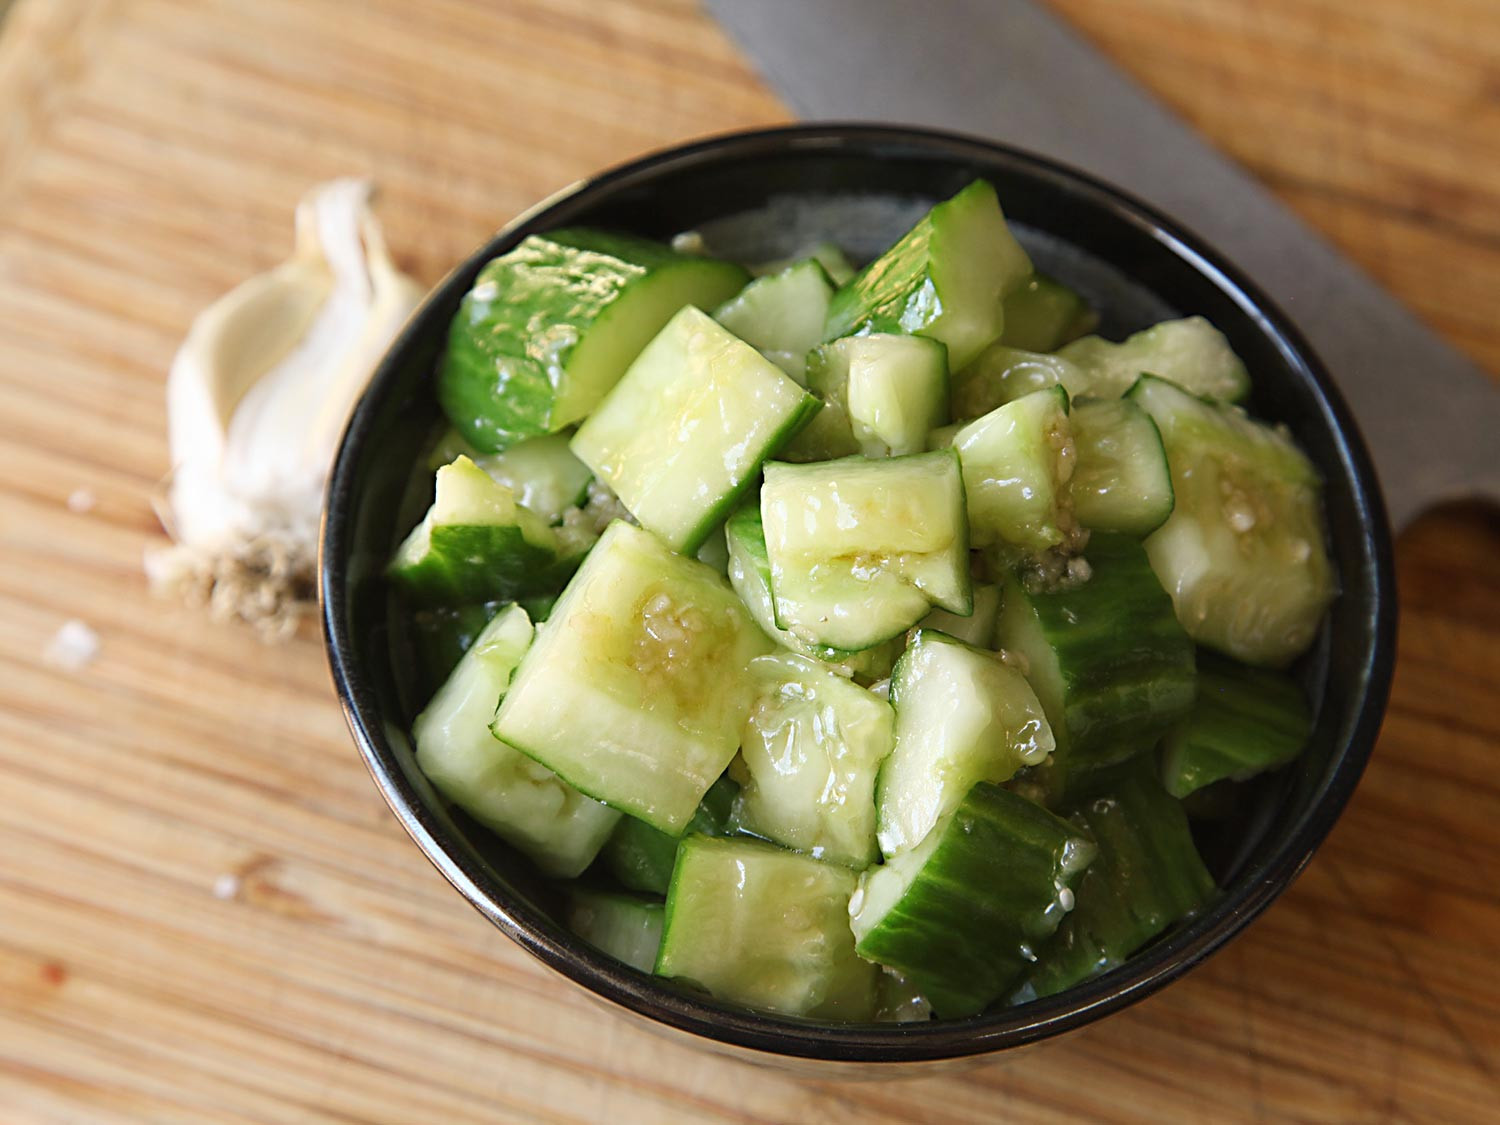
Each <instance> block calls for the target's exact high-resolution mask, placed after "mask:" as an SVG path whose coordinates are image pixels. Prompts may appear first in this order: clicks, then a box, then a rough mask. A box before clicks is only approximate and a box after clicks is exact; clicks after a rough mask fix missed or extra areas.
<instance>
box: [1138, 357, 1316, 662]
mask: <svg viewBox="0 0 1500 1125" xmlns="http://www.w3.org/2000/svg"><path fill="white" fill-rule="evenodd" d="M1130 398H1131V399H1132V400H1133V401H1135V402H1136V403H1137V404H1139V405H1140V406H1141V407H1142V408H1143V409H1144V410H1145V411H1146V413H1147V414H1149V415H1151V417H1152V419H1153V420H1154V421H1155V422H1156V425H1157V428H1158V429H1159V430H1160V431H1161V438H1162V444H1163V445H1164V446H1165V447H1166V450H1167V461H1168V463H1169V464H1170V465H1171V468H1172V487H1173V490H1174V492H1175V493H1176V497H1177V500H1176V506H1175V507H1174V508H1173V510H1172V515H1171V516H1170V517H1169V518H1168V519H1167V522H1166V523H1164V524H1162V526H1161V527H1160V528H1159V529H1158V530H1157V531H1155V532H1153V533H1152V535H1151V537H1150V538H1149V539H1147V540H1146V550H1147V552H1148V553H1149V554H1150V556H1151V565H1152V566H1153V567H1154V568H1155V570H1156V573H1157V576H1158V577H1159V578H1160V579H1161V582H1162V585H1163V586H1165V587H1166V588H1167V592H1168V593H1170V594H1171V595H1172V602H1173V604H1174V605H1175V606H1176V607H1177V617H1178V619H1179V620H1180V621H1181V622H1182V624H1183V627H1184V628H1185V629H1187V631H1188V633H1189V634H1190V635H1191V636H1192V638H1193V639H1194V640H1195V641H1197V642H1198V643H1199V644H1201V645H1206V646H1207V647H1209V648H1212V649H1216V650H1217V651H1219V652H1222V653H1224V654H1225V655H1227V656H1231V657H1233V658H1234V659H1236V660H1240V661H1243V662H1244V663H1246V664H1255V665H1261V666H1265V667H1272V668H1278V667H1283V666H1285V665H1286V664H1289V663H1290V662H1291V661H1292V660H1294V659H1296V657H1297V656H1299V655H1300V654H1301V653H1302V652H1303V651H1304V650H1305V649H1306V648H1307V647H1308V645H1310V644H1311V643H1312V641H1313V637H1314V636H1316V635H1317V631H1318V627H1319V625H1320V624H1321V623H1322V620H1323V614H1324V613H1325V612H1326V611H1327V609H1328V604H1329V602H1331V601H1332V600H1333V598H1334V595H1335V593H1336V592H1337V591H1336V589H1335V586H1334V574H1333V566H1332V564H1331V563H1330V562H1329V560H1328V552H1327V549H1326V547H1325V546H1324V531H1323V512H1322V480H1321V478H1320V477H1319V476H1318V471H1317V470H1316V469H1315V468H1313V465H1312V462H1311V461H1309V460H1308V459H1307V456H1306V455H1305V454H1304V453H1303V452H1302V451H1301V450H1300V449H1298V448H1297V446H1296V445H1295V443H1293V441H1292V440H1291V438H1290V437H1287V436H1286V435H1285V434H1284V433H1282V432H1280V431H1278V430H1276V429H1274V428H1273V427H1271V426H1267V425H1263V424H1262V423H1259V422H1256V421H1254V420H1253V419H1251V418H1248V417H1246V416H1245V414H1244V413H1243V412H1242V411H1240V410H1237V409H1235V408H1233V407H1227V406H1222V405H1218V404H1215V403H1209V402H1204V401H1203V400H1202V399H1199V398H1195V397H1194V396H1193V395H1190V394H1188V393H1187V392H1186V391H1183V390H1182V389H1181V388H1179V387H1176V386H1174V385H1173V384H1171V383H1169V382H1167V381H1165V380H1163V379H1156V378H1151V377H1149V376H1148V377H1146V378H1143V379H1141V380H1140V381H1139V382H1138V383H1137V384H1136V386H1135V388H1134V389H1133V390H1131V392H1130Z"/></svg>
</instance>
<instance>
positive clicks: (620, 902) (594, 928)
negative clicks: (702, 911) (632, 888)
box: [568, 887, 666, 973]
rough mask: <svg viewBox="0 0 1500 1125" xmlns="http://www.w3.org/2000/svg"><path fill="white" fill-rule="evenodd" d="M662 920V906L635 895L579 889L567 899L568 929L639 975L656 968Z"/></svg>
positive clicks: (664, 915)
mask: <svg viewBox="0 0 1500 1125" xmlns="http://www.w3.org/2000/svg"><path fill="white" fill-rule="evenodd" d="M665 918H666V910H665V908H664V907H663V905H662V903H660V902H658V901H653V900H651V899H644V898H638V897H636V896H635V895H621V894H611V893H609V892H607V891H592V890H587V889H584V888H582V887H579V888H575V889H574V890H573V892H572V893H571V894H570V895H569V896H568V929H570V930H572V931H573V932H574V933H575V934H577V935H578V936H579V937H581V938H583V940H584V941H586V942H588V943H589V944H590V945H592V946H593V947H594V948H595V949H598V950H599V951H600V952H602V953H607V954H609V956H611V957H613V958H614V959H615V960H616V961H621V962H623V963H625V964H626V965H629V966H630V967H631V968H632V969H637V970H639V971H640V972H643V973H649V972H651V970H652V968H653V967H654V966H655V965H656V957H657V953H658V952H659V951H660V949H661V932H662V923H663V921H664V920H665Z"/></svg>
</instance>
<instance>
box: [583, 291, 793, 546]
mask: <svg viewBox="0 0 1500 1125" xmlns="http://www.w3.org/2000/svg"><path fill="white" fill-rule="evenodd" d="M816 409H817V402H816V400H814V399H813V398H812V396H810V395H809V394H807V392H806V391H804V390H803V389H802V388H801V387H799V386H798V385H797V384H796V383H794V382H793V381H792V380H791V379H790V378H788V377H787V375H786V373H785V372H783V371H782V370H780V369H779V368H778V367H776V366H775V365H774V364H772V363H771V362H770V361H769V360H767V359H766V358H765V357H764V356H762V355H761V354H760V353H759V352H757V351H756V350H755V349H754V348H752V347H750V345H748V344H746V343H745V342H744V341H742V340H740V339H738V338H737V337H735V336H734V335H733V334H731V333H730V332H729V331H728V330H726V329H725V328H723V327H722V326H721V325H719V324H718V323H716V322H715V321H714V320H713V319H712V318H710V317H709V316H708V315H707V314H705V313H703V312H700V311H699V310H698V309H695V308H693V307H691V306H689V307H687V308H684V309H683V310H682V311H681V312H679V313H678V314H677V315H676V316H675V317H673V318H672V320H671V322H670V323H668V324H667V326H666V327H665V328H663V329H662V330H661V332H660V333H658V334H657V336H656V337H655V338H654V339H653V340H652V341H651V342H650V343H649V344H647V345H646V347H645V349H644V350H643V351H642V352H641V354H640V355H639V356H638V357H637V358H636V360H635V362H634V363H632V364H631V365H630V368H629V370H628V371H626V372H625V375H624V377H623V378H621V379H620V381H619V383H617V384H616V385H615V387H614V389H613V390H611V391H610V392H609V394H608V395H607V396H606V397H605V399H604V401H603V402H601V403H600V404H599V407H598V409H597V410H595V411H594V413H593V414H592V415H590V416H589V418H588V420H587V421H586V422H584V424H583V425H582V426H580V427H579V429H578V432H577V433H576V434H574V435H573V440H572V443H571V448H572V450H573V452H574V454H576V455H577V457H578V458H579V460H581V461H582V462H584V464H586V465H588V466H589V468H590V469H592V470H593V471H594V473H595V474H596V475H597V476H598V477H599V478H600V479H601V480H603V481H605V482H606V483H607V484H608V485H609V486H610V488H612V489H613V490H614V492H615V493H616V494H617V495H618V496H619V497H620V500H621V502H622V503H623V504H624V505H625V507H626V508H628V509H629V510H630V512H631V514H632V515H634V516H635V517H636V518H637V519H638V520H639V521H640V523H641V525H642V526H644V527H646V528H648V529H650V530H651V531H653V532H655V533H656V534H657V535H659V536H661V538H662V539H663V540H664V541H665V542H666V543H667V545H668V546H670V547H672V548H673V549H674V550H678V551H682V552H683V553H686V554H691V553H692V552H694V551H696V550H697V549H698V548H699V547H700V546H701V545H702V544H703V541H704V540H705V539H706V538H707V537H708V535H709V534H710V533H711V532H712V531H713V530H714V528H716V527H717V526H718V525H719V524H720V523H722V522H723V520H724V518H725V517H726V516H728V514H729V512H730V511H731V510H732V508H733V506H734V504H735V503H736V501H737V500H738V498H739V496H740V494H741V493H742V492H744V491H745V490H746V489H747V488H749V487H750V486H751V485H752V484H753V483H754V480H755V477H756V474H757V473H758V472H759V470H760V465H761V462H762V461H764V460H765V459H766V458H767V457H768V456H770V455H771V454H772V453H773V452H775V450H776V449H777V448H779V447H780V446H781V445H782V444H783V443H784V442H785V441H786V439H787V438H789V437H790V436H791V435H792V434H793V433H794V432H795V431H796V430H797V428H798V426H800V425H801V424H802V422H804V421H805V420H806V419H807V418H808V417H809V416H810V414H811V413H812V412H813V411H814V410H816Z"/></svg>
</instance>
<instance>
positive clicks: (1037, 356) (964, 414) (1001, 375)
mask: <svg viewBox="0 0 1500 1125" xmlns="http://www.w3.org/2000/svg"><path fill="white" fill-rule="evenodd" d="M1049 387H1062V389H1063V390H1065V391H1067V392H1068V395H1069V397H1071V396H1073V395H1081V394H1087V393H1088V391H1089V376H1088V373H1087V372H1086V371H1084V369H1083V368H1081V367H1079V366H1078V365H1077V364H1076V363H1070V362H1069V361H1068V360H1066V359H1063V358H1062V357H1061V356H1056V355H1043V354H1042V353H1040V352H1028V351H1022V350H1021V349H1020V348H1015V347H1012V346H1011V345H1009V344H1006V343H1003V342H1002V343H998V344H991V345H990V346H989V347H987V348H985V349H984V351H982V352H980V353H979V357H978V358H977V359H975V360H974V362H973V363H971V364H969V366H968V367H965V368H964V369H963V370H962V371H960V372H959V373H958V374H957V375H956V376H955V377H954V380H953V416H954V417H955V418H964V419H968V418H978V417H980V416H981V415H983V414H988V413H989V412H990V411H991V410H994V409H995V408H996V407H997V406H1004V405H1005V404H1006V403H1008V402H1015V401H1016V399H1018V398H1023V397H1024V396H1026V395H1029V394H1033V393H1034V392H1036V391H1044V390H1046V389H1047V388H1049Z"/></svg>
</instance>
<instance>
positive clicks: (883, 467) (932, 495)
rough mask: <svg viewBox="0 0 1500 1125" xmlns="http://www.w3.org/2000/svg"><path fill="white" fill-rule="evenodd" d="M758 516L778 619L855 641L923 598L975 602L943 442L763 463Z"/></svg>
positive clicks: (896, 628) (848, 643)
mask: <svg viewBox="0 0 1500 1125" xmlns="http://www.w3.org/2000/svg"><path fill="white" fill-rule="evenodd" d="M760 502H761V519H762V524H763V527H764V531H765V537H766V552H767V556H768V557H769V559H770V564H771V593H772V597H773V601H774V606H775V611H776V623H777V625H778V626H779V627H780V628H783V629H787V630H789V631H790V632H791V633H793V634H794V635H796V636H797V637H799V638H801V639H802V640H803V641H805V642H807V643H809V644H817V645H828V646H831V647H834V648H844V649H861V648H868V647H870V646H872V645H876V644H879V643H880V642H881V641H884V640H887V639H889V638H891V637H894V636H896V635H898V634H900V633H902V632H904V631H905V630H906V629H908V628H910V627H911V626H912V625H914V624H916V623H917V622H918V621H919V620H921V618H922V617H923V616H924V615H925V614H926V613H927V611H928V609H929V608H930V607H931V606H933V605H939V606H942V607H943V608H944V609H948V610H951V611H953V612H954V613H960V614H965V613H969V612H972V610H973V594H972V590H971V586H970V579H969V555H968V547H969V545H968V536H967V526H966V520H965V518H964V490H963V481H962V479H961V478H960V475H959V467H958V458H957V457H956V456H955V455H954V454H953V452H952V451H951V450H942V451H939V452H935V453H918V454H913V455H912V456H909V457H890V458H886V459H883V460H878V461H871V460H865V459H863V458H858V457H851V458H845V459H843V460H840V461H823V462H819V463H818V464H814V465H787V464H782V463H779V462H773V463H771V464H769V465H767V466H766V473H765V485H764V486H763V487H762V489H761V496H760Z"/></svg>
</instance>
